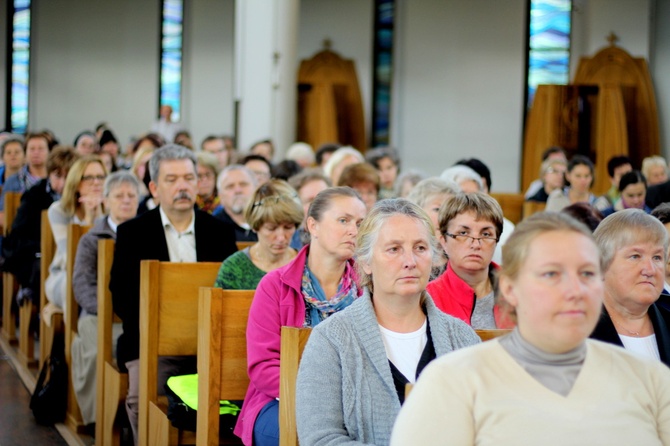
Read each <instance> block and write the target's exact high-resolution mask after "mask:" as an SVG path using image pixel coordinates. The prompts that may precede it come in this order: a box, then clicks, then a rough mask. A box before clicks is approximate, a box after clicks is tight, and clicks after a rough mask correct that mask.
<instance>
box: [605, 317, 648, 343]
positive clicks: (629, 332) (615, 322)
mask: <svg viewBox="0 0 670 446" xmlns="http://www.w3.org/2000/svg"><path fill="white" fill-rule="evenodd" d="M610 318H611V319H612V322H613V323H614V325H616V326H617V327H619V328H622V329H623V330H624V331H625V332H626V333H628V334H629V335H630V336H635V337H636V338H639V337H641V336H642V331H644V326H645V325H646V323H647V322H646V321H647V319H645V321H643V322H642V328H641V330H640V331H631V330H629V329H627V328H626V327H624V326H623V324H622V323H621V321H620V320H618V319H615V318H613V317H612V315H610Z"/></svg>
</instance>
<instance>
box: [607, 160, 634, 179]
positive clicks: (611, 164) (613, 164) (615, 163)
mask: <svg viewBox="0 0 670 446" xmlns="http://www.w3.org/2000/svg"><path fill="white" fill-rule="evenodd" d="M626 164H630V165H631V166H632V165H633V163H632V161H631V160H630V158H628V157H627V156H623V155H621V156H613V157H612V158H610V160H609V161H608V162H607V174H608V175H609V176H610V177H613V176H614V169H616V168H617V167H621V166H625V165H626Z"/></svg>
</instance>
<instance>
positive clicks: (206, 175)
mask: <svg viewBox="0 0 670 446" xmlns="http://www.w3.org/2000/svg"><path fill="white" fill-rule="evenodd" d="M212 178H214V174H213V173H212V172H206V173H199V174H198V179H199V180H201V181H202V180H211V179H212Z"/></svg>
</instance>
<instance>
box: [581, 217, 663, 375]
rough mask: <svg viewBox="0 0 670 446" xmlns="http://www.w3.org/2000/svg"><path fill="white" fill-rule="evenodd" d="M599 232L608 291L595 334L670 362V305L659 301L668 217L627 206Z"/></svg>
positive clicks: (653, 357)
mask: <svg viewBox="0 0 670 446" xmlns="http://www.w3.org/2000/svg"><path fill="white" fill-rule="evenodd" d="M594 236H595V238H596V243H597V244H598V247H599V248H600V253H601V257H602V263H603V271H604V283H605V297H604V301H603V303H604V305H603V312H602V316H601V317H600V320H599V321H598V325H597V326H596V329H595V331H594V332H593V334H592V335H591V337H592V338H594V339H599V340H601V341H605V342H609V343H612V344H616V345H619V346H623V347H624V348H626V349H627V350H631V351H633V352H636V353H637V354H639V355H644V356H646V357H648V358H652V359H655V360H657V361H658V360H660V361H661V362H663V363H665V364H666V365H668V366H670V311H668V310H666V309H665V308H662V307H660V306H657V305H656V301H657V300H658V298H659V296H660V295H661V292H662V291H663V285H664V284H665V265H666V261H667V252H668V233H667V231H666V230H665V227H664V226H663V223H661V222H660V221H659V220H657V219H656V218H654V217H652V216H651V215H647V214H646V213H644V212H643V211H641V210H639V209H626V210H623V211H619V212H616V213H614V214H612V215H610V216H609V217H607V218H605V220H603V221H602V222H601V223H600V225H599V226H598V228H597V229H596V231H595V233H594Z"/></svg>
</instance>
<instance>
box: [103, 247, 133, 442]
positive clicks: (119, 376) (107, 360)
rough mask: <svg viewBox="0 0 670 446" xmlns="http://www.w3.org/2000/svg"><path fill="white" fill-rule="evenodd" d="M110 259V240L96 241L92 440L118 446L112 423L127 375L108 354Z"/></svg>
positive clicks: (111, 314)
mask: <svg viewBox="0 0 670 446" xmlns="http://www.w3.org/2000/svg"><path fill="white" fill-rule="evenodd" d="M113 261H114V240H112V239H103V240H99V241H98V357H97V363H96V370H97V379H96V401H95V404H96V406H95V441H96V445H98V446H118V445H120V444H121V433H120V429H119V427H118V426H117V425H116V424H115V421H116V414H117V413H118V411H119V407H121V404H122V403H123V402H124V401H125V399H126V393H127V391H128V374H127V373H121V372H120V371H119V369H118V367H117V366H116V360H115V358H114V357H113V355H112V352H113V350H114V339H113V336H112V324H113V323H114V322H120V320H119V319H118V318H117V317H115V315H114V312H113V309H112V293H111V292H110V291H109V277H110V272H111V270H112V262H113Z"/></svg>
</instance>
